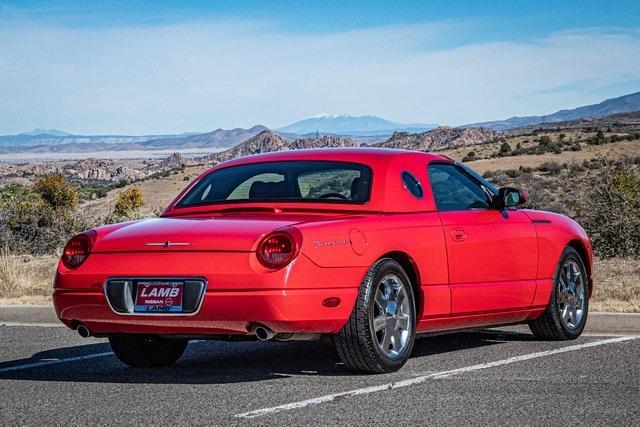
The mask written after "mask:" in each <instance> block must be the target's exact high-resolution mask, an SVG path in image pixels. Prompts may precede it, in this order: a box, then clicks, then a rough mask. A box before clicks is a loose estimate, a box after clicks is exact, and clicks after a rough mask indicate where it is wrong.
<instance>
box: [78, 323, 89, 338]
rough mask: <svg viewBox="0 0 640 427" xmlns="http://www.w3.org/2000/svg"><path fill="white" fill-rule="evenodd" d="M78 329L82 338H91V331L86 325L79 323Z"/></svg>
mask: <svg viewBox="0 0 640 427" xmlns="http://www.w3.org/2000/svg"><path fill="white" fill-rule="evenodd" d="M76 330H77V331H78V335H80V336H81V337H82V338H89V337H90V336H91V331H90V330H89V328H87V327H86V326H84V325H78V327H77V328H76Z"/></svg>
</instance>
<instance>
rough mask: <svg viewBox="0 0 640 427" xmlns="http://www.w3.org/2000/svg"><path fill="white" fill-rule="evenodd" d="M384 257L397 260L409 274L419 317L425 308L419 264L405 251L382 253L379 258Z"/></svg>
mask: <svg viewBox="0 0 640 427" xmlns="http://www.w3.org/2000/svg"><path fill="white" fill-rule="evenodd" d="M383 258H391V259H392V260H394V261H396V262H397V263H398V264H400V266H402V268H403V269H404V271H405V273H407V276H409V281H410V282H411V289H412V290H413V297H414V298H415V303H416V316H417V317H418V318H419V317H420V316H421V314H422V309H423V296H422V290H421V288H420V283H421V282H420V270H419V269H418V265H417V264H416V262H415V261H414V260H413V258H412V257H411V255H409V254H407V253H406V252H403V251H390V252H387V253H385V254H384V255H382V256H381V257H379V258H378V260H380V259H383Z"/></svg>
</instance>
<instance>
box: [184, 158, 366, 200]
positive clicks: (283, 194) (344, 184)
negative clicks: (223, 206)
mask: <svg viewBox="0 0 640 427" xmlns="http://www.w3.org/2000/svg"><path fill="white" fill-rule="evenodd" d="M370 187H371V171H370V170H369V168H368V167H367V166H364V165H360V164H355V163H343V162H321V161H295V162H294V161H288V162H269V163H253V164H247V165H240V166H232V167H228V168H224V169H219V170H217V171H215V172H213V173H210V174H209V175H207V176H205V177H204V178H203V179H202V180H201V181H200V182H198V183H197V184H196V185H194V186H193V188H192V189H191V190H189V192H188V193H187V194H186V195H185V196H184V197H183V198H182V200H181V201H180V202H179V203H178V205H177V206H178V207H188V206H198V205H205V204H213V203H248V202H249V203H250V202H265V201H277V202H320V203H353V204H363V203H366V202H367V201H368V200H369V193H370Z"/></svg>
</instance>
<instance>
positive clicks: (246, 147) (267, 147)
mask: <svg viewBox="0 0 640 427" xmlns="http://www.w3.org/2000/svg"><path fill="white" fill-rule="evenodd" d="M356 146H357V144H356V143H355V142H353V141H352V140H350V139H348V138H339V137H336V136H328V135H325V136H323V137H321V138H318V139H315V138H301V139H297V140H295V141H292V142H289V141H287V140H286V139H284V138H283V137H281V136H280V135H278V134H277V133H275V132H273V131H270V130H264V131H262V132H260V133H259V134H258V135H256V136H254V137H253V138H250V139H249V140H247V141H245V142H243V143H242V144H238V145H236V146H235V147H233V148H231V149H229V150H226V151H222V152H220V153H215V154H211V155H209V156H205V157H202V158H200V159H197V160H199V161H204V162H212V161H213V162H223V161H225V160H231V159H235V158H236V157H242V156H249V155H252V154H260V153H269V152H272V151H287V150H298V149H304V148H334V147H356Z"/></svg>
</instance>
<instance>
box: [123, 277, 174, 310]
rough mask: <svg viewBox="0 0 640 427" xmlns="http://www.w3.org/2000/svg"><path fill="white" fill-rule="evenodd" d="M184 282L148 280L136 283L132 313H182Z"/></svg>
mask: <svg viewBox="0 0 640 427" xmlns="http://www.w3.org/2000/svg"><path fill="white" fill-rule="evenodd" d="M183 287H184V282H182V281H164V280H148V281H142V280H141V281H139V282H138V283H137V295H136V303H135V307H134V311H135V312H137V313H149V312H153V313H158V312H167V313H175V312H181V311H182V294H183Z"/></svg>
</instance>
